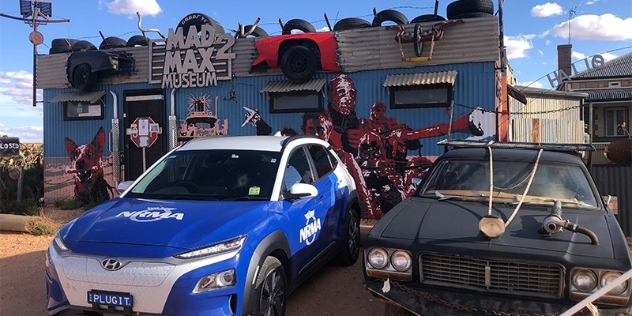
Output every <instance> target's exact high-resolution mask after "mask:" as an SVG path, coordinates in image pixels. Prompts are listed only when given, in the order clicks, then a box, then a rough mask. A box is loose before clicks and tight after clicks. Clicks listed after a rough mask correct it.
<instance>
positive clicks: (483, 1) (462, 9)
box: [446, 0, 494, 20]
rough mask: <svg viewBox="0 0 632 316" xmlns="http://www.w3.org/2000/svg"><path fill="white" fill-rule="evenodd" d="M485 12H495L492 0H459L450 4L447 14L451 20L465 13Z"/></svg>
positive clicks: (491, 13)
mask: <svg viewBox="0 0 632 316" xmlns="http://www.w3.org/2000/svg"><path fill="white" fill-rule="evenodd" d="M470 12H483V13H489V14H490V15H493V14H494V3H493V2H492V0H458V1H454V2H451V3H449V4H448V6H447V7H446V16H447V17H448V19H449V20H453V19H457V17H456V16H458V15H461V14H463V13H470Z"/></svg>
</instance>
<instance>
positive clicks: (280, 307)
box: [253, 257, 287, 316]
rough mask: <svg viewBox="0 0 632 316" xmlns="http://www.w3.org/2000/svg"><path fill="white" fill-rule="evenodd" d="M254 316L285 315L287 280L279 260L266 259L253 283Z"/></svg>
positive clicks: (273, 258)
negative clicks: (254, 295) (254, 297)
mask: <svg viewBox="0 0 632 316" xmlns="http://www.w3.org/2000/svg"><path fill="white" fill-rule="evenodd" d="M255 286H256V288H255V294H256V297H257V301H256V302H255V311H254V313H253V314H254V315H270V316H275V315H277V316H281V315H285V306H286V304H287V280H286V278H285V270H284V269H283V265H281V262H280V261H279V259H277V258H275V257H267V258H266V260H265V261H264V262H263V265H262V266H261V273H259V275H258V276H257V282H256V283H255Z"/></svg>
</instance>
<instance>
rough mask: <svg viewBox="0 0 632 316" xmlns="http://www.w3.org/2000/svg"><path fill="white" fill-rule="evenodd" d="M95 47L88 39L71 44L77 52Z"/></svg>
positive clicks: (94, 48)
mask: <svg viewBox="0 0 632 316" xmlns="http://www.w3.org/2000/svg"><path fill="white" fill-rule="evenodd" d="M96 49H97V48H96V47H95V46H94V45H92V43H90V42H88V41H78V42H76V43H74V44H73V45H72V51H73V52H79V51H82V50H96Z"/></svg>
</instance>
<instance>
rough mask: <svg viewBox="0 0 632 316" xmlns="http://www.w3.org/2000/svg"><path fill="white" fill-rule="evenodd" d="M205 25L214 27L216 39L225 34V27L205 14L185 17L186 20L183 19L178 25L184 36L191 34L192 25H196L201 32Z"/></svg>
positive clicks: (192, 14) (193, 14)
mask: <svg viewBox="0 0 632 316" xmlns="http://www.w3.org/2000/svg"><path fill="white" fill-rule="evenodd" d="M203 24H209V25H210V26H212V27H213V29H214V30H215V36H216V37H217V35H218V34H224V33H225V31H224V27H223V26H222V25H221V24H219V22H217V21H215V20H213V19H212V18H211V17H210V16H208V15H206V14H204V13H191V14H189V15H187V16H185V17H184V18H182V20H180V23H178V27H181V28H182V34H183V35H184V36H187V35H188V34H189V27H191V25H194V26H195V28H196V29H197V31H198V32H199V31H200V30H202V25H203Z"/></svg>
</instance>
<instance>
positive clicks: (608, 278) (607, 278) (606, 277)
mask: <svg viewBox="0 0 632 316" xmlns="http://www.w3.org/2000/svg"><path fill="white" fill-rule="evenodd" d="M620 276H621V273H619V272H612V271H611V272H606V273H604V274H603V275H602V276H601V287H604V286H606V285H608V284H610V283H611V282H612V281H614V280H615V279H616V278H618V277H620ZM627 289H628V282H627V281H624V282H623V283H620V284H619V285H617V286H615V287H614V288H612V290H610V291H609V292H608V294H612V295H619V294H621V293H623V292H625V290H627Z"/></svg>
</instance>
